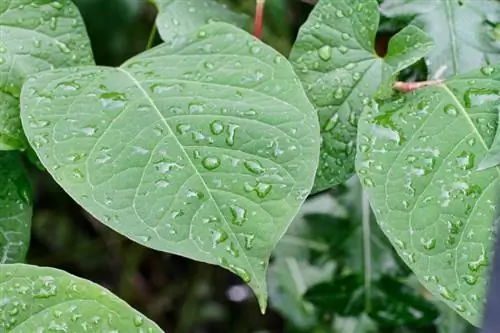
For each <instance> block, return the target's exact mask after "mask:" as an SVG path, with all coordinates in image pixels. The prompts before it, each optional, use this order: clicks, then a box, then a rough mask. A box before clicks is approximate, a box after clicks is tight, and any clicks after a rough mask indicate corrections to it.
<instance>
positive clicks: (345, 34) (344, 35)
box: [342, 32, 351, 40]
mask: <svg viewBox="0 0 500 333" xmlns="http://www.w3.org/2000/svg"><path fill="white" fill-rule="evenodd" d="M350 38H351V36H350V35H349V34H348V33H345V32H343V33H342V39H343V40H349V39H350Z"/></svg>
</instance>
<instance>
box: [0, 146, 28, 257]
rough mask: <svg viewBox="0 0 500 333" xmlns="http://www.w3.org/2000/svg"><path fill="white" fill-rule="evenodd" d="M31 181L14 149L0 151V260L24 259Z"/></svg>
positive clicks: (26, 246) (26, 248)
mask: <svg viewBox="0 0 500 333" xmlns="http://www.w3.org/2000/svg"><path fill="white" fill-rule="evenodd" d="M31 197H32V193H31V185H30V183H29V180H28V177H27V174H26V172H25V170H24V166H23V164H22V161H21V155H20V154H19V153H17V152H0V264H5V263H13V262H19V261H23V260H24V259H25V256H26V253H27V251H28V247H29V243H30V234H31V232H30V230H31V217H32V213H33V203H32V198H31Z"/></svg>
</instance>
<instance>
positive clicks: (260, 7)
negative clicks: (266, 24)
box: [253, 0, 266, 39]
mask: <svg viewBox="0 0 500 333" xmlns="http://www.w3.org/2000/svg"><path fill="white" fill-rule="evenodd" d="M265 4H266V0H257V2H256V7H255V18H254V23H253V29H254V35H255V37H257V38H258V39H261V36H262V21H263V18H264V6H265Z"/></svg>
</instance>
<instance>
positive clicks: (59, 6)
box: [50, 1, 64, 9]
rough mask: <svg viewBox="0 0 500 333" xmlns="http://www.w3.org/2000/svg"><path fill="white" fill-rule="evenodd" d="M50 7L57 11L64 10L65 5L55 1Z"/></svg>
mask: <svg viewBox="0 0 500 333" xmlns="http://www.w3.org/2000/svg"><path fill="white" fill-rule="evenodd" d="M50 6H51V7H52V8H55V9H62V8H63V7H64V5H63V4H62V3H60V2H59V1H54V2H51V3H50Z"/></svg>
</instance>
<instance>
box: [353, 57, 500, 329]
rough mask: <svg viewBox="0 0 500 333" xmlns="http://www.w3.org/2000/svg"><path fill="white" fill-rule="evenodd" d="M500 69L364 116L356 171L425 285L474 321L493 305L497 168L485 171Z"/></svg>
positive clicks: (465, 77)
mask: <svg viewBox="0 0 500 333" xmlns="http://www.w3.org/2000/svg"><path fill="white" fill-rule="evenodd" d="M499 92H500V66H496V67H485V68H482V69H481V70H477V71H474V72H471V73H467V74H464V75H461V76H458V77H454V78H452V79H449V80H448V81H446V82H445V83H444V84H440V85H435V86H430V87H428V88H424V89H421V90H418V91H417V92H415V93H412V94H407V95H405V96H403V97H402V98H400V99H397V100H395V101H392V102H390V103H387V104H384V105H383V106H381V107H380V108H378V107H377V106H376V105H375V104H374V105H373V106H372V107H370V108H368V109H367V111H366V112H365V113H364V114H363V116H362V118H361V120H360V125H359V136H358V149H357V150H358V157H357V161H356V168H357V172H358V174H359V176H360V178H361V179H362V183H363V184H364V187H365V188H366V190H367V192H368V193H369V197H370V202H371V205H372V207H373V209H374V212H375V215H376V217H377V220H378V223H379V225H380V226H381V228H382V229H383V231H384V232H385V234H386V235H387V236H388V237H389V239H390V240H391V242H392V244H393V245H395V247H396V249H397V251H398V253H399V254H400V255H401V257H402V258H403V259H404V261H405V262H406V263H407V264H408V265H409V266H410V267H411V268H412V270H413V271H414V272H415V274H416V275H417V276H418V278H419V280H420V281H421V282H422V284H423V285H424V286H425V287H427V288H428V289H429V290H430V291H431V292H433V293H434V294H436V295H438V296H439V297H440V298H441V299H442V300H443V301H445V302H447V303H448V304H449V305H450V306H452V307H453V308H454V309H455V310H456V311H457V312H459V313H460V314H461V315H462V316H463V317H465V318H466V319H467V320H469V321H471V322H472V323H473V324H476V325H477V324H478V323H479V320H480V315H481V311H482V305H483V301H484V292H485V285H486V280H487V271H488V261H489V258H490V251H491V245H492V244H491V243H492V239H493V231H494V230H493V227H492V224H493V218H494V210H495V202H496V199H497V197H496V193H497V184H498V179H499V171H500V169H499V168H498V167H495V168H490V169H487V170H485V171H478V170H477V166H478V164H479V162H480V161H481V159H482V158H483V157H484V156H485V155H486V153H487V151H488V149H489V147H490V145H491V143H492V141H493V138H494V136H495V130H496V128H497V118H498V110H497V108H496V105H497V104H498V99H499V96H500V95H499Z"/></svg>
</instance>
